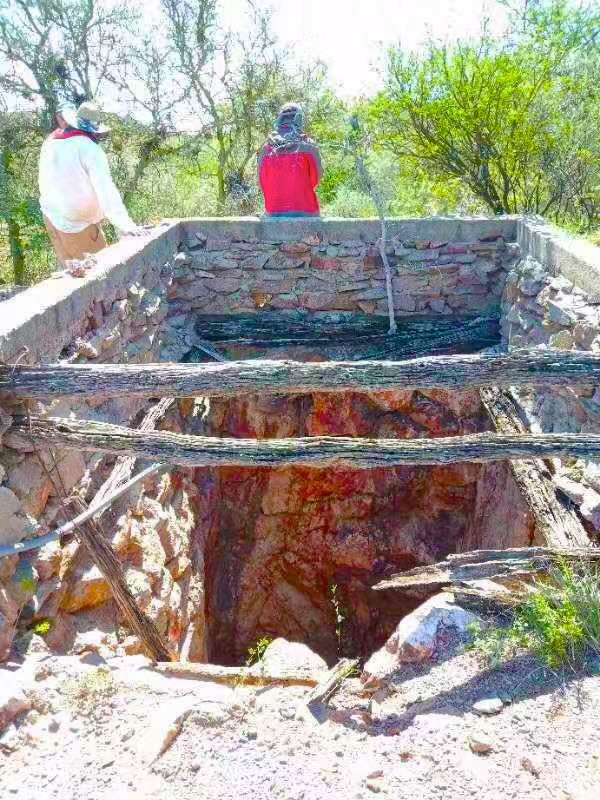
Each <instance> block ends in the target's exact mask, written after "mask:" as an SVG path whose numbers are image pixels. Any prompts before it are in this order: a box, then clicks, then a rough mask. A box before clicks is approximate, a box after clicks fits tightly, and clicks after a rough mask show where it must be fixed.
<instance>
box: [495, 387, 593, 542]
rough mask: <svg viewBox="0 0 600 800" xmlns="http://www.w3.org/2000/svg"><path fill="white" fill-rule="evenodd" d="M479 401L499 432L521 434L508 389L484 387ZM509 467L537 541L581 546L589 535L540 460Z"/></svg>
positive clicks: (517, 415) (517, 410)
mask: <svg viewBox="0 0 600 800" xmlns="http://www.w3.org/2000/svg"><path fill="white" fill-rule="evenodd" d="M480 395H481V400H482V402H483V405H484V408H485V409H486V411H487V413H488V416H489V418H490V420H491V421H492V424H493V426H494V428H495V430H497V431H498V432H499V433H501V434H505V433H509V434H517V435H518V434H525V433H526V432H527V426H526V425H525V424H524V422H523V420H522V419H521V416H520V415H519V409H518V406H517V404H516V402H515V400H514V398H513V396H512V395H511V393H510V392H509V391H504V390H501V389H498V388H486V389H482V390H481V391H480ZM510 469H511V472H512V474H513V477H514V479H515V482H516V484H517V486H518V487H519V490H520V492H521V494H522V495H523V498H524V500H525V502H526V503H527V505H528V506H529V508H530V509H531V513H532V515H533V519H534V521H535V526H536V528H537V530H538V533H539V535H540V538H541V540H542V541H543V542H544V543H545V544H547V545H548V546H549V547H585V546H586V545H589V538H588V535H587V533H586V531H585V528H584V527H583V525H582V524H581V522H580V521H579V517H578V516H577V512H576V511H575V510H574V509H573V508H569V507H567V506H566V505H565V504H564V503H563V502H561V500H560V499H559V497H558V496H557V490H556V486H555V485H554V482H553V480H552V476H551V474H550V470H549V469H548V467H547V466H546V465H545V464H544V462H543V461H542V460H540V459H534V460H530V461H511V462H510Z"/></svg>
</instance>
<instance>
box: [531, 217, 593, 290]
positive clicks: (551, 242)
mask: <svg viewBox="0 0 600 800" xmlns="http://www.w3.org/2000/svg"><path fill="white" fill-rule="evenodd" d="M517 241H518V243H519V245H520V246H521V250H522V252H523V254H524V255H527V254H529V255H531V256H532V257H533V258H535V259H536V260H537V261H539V262H540V263H541V264H542V265H543V266H544V267H546V269H547V270H548V272H550V274H552V275H555V276H556V275H563V276H564V277H565V278H568V280H570V281H571V283H574V284H575V286H578V287H579V288H580V289H583V290H584V291H585V292H587V293H588V294H589V295H591V297H592V298H593V299H594V300H597V301H598V302H600V248H599V247H596V246H594V245H593V244H591V242H586V241H585V239H581V238H579V237H576V236H572V235H571V234H569V233H567V232H566V231H564V230H562V229H561V228H557V227H555V226H554V225H549V224H548V223H547V222H546V221H545V220H543V219H541V218H540V217H521V218H520V219H519V220H518V222H517Z"/></svg>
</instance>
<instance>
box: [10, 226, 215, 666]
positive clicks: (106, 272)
mask: <svg viewBox="0 0 600 800" xmlns="http://www.w3.org/2000/svg"><path fill="white" fill-rule="evenodd" d="M178 244H179V224H178V223H174V224H170V225H166V226H162V227H160V228H159V229H158V230H156V231H155V232H154V233H153V234H152V235H150V236H148V237H147V238H145V239H144V240H143V241H140V240H125V241H123V242H121V243H120V244H119V245H117V246H115V247H111V248H109V249H107V250H106V251H104V252H103V253H101V254H99V255H98V257H97V259H96V263H95V265H94V266H93V267H92V268H91V269H90V270H89V271H88V272H87V273H86V274H85V275H84V277H82V278H73V277H71V276H70V275H68V274H65V273H59V274H58V275H57V276H56V277H54V278H52V279H50V280H48V281H44V282H43V283H41V284H39V285H37V286H35V287H32V288H31V289H29V290H27V291H25V292H23V293H21V294H19V295H18V296H16V297H13V298H12V299H9V300H7V301H5V302H3V303H2V306H1V311H2V314H1V321H0V359H1V360H2V361H4V362H6V363H14V362H15V361H17V360H18V361H20V362H21V363H30V364H36V363H48V362H54V361H59V360H61V361H66V362H72V363H99V362H123V363H146V362H152V361H157V360H159V359H160V352H161V349H162V343H163V342H162V335H163V333H164V331H165V329H166V322H165V319H166V316H167V312H168V303H167V299H166V293H167V292H168V289H169V286H170V284H171V281H172V276H173V265H174V255H175V253H176V250H177V247H178ZM144 407H145V403H143V402H140V401H139V400H134V401H133V402H132V401H124V400H115V401H109V402H101V403H82V402H71V401H66V400H61V401H60V402H55V403H49V404H42V403H32V404H30V411H31V412H32V413H37V414H52V415H55V416H68V415H69V414H74V415H76V416H78V417H81V418H94V419H100V420H106V421H113V422H119V423H122V424H135V422H136V421H137V420H138V419H139V417H140V415H141V413H142V412H143V410H144ZM22 411H23V409H22V407H20V406H19V405H16V404H14V403H13V402H11V398H10V397H5V398H2V405H0V437H1V438H0V520H1V522H0V546H2V545H7V544H10V543H14V542H18V541H20V540H22V539H24V538H28V537H30V536H31V535H32V534H33V533H34V532H37V533H40V532H44V531H46V530H49V529H52V528H53V527H56V526H57V525H59V524H61V523H62V522H64V519H65V513H66V514H68V515H69V516H72V513H71V512H70V511H69V510H68V509H65V508H64V500H63V498H64V497H65V496H69V495H71V494H72V493H77V494H78V495H79V496H80V497H82V498H83V499H85V500H90V499H91V498H92V497H93V495H94V493H95V491H96V490H97V489H98V488H99V486H100V484H101V482H102V481H103V480H104V479H105V478H106V477H107V476H108V474H109V472H110V468H111V465H112V461H111V460H110V459H103V458H101V457H98V456H93V455H92V454H86V453H81V452H78V451H76V450H59V449H56V450H54V451H52V452H51V453H50V452H48V451H44V452H42V453H40V452H37V450H36V449H35V448H34V446H33V445H32V443H31V442H30V441H28V439H27V437H24V436H18V435H16V434H14V433H11V432H7V428H8V426H9V425H10V420H11V414H12V413H14V412H22ZM168 424H170V425H171V426H172V427H177V426H178V425H179V426H181V419H180V418H179V415H178V413H174V414H173V415H171V417H170V419H169V420H168ZM196 493H197V492H196V488H195V485H194V484H193V482H192V481H191V480H190V478H189V476H188V475H187V474H186V473H185V472H178V473H174V474H173V475H166V476H164V477H162V478H161V479H160V480H149V481H148V482H147V483H146V485H145V486H144V487H143V490H142V489H140V491H138V492H137V494H135V493H134V494H133V495H132V496H130V497H128V498H127V499H126V500H124V501H121V503H120V504H119V505H117V506H115V507H114V508H113V509H112V510H111V511H110V512H107V513H106V514H105V515H104V517H103V526H104V530H105V532H106V534H107V536H108V538H109V539H110V540H111V541H112V543H113V546H114V548H115V550H116V551H117V553H118V554H119V556H120V558H121V559H122V561H123V563H124V568H125V574H126V577H127V580H128V583H129V585H130V587H131V588H132V591H133V592H134V595H135V597H136V598H137V600H138V603H139V604H140V606H141V607H143V608H144V609H145V610H146V611H147V613H149V615H150V616H151V617H152V618H153V619H154V620H155V621H156V622H157V624H158V626H159V628H160V629H161V631H162V632H163V633H164V634H165V636H167V637H168V639H169V641H170V642H171V644H172V645H174V646H178V645H179V644H180V640H183V639H184V637H185V634H186V630H185V628H186V627H187V624H188V622H189V620H190V618H192V617H195V610H196V608H200V609H203V599H202V586H201V583H200V582H199V581H198V578H197V576H198V575H199V574H203V567H202V564H201V563H199V558H198V555H197V554H196V553H195V552H194V551H193V540H192V536H191V531H193V530H195V527H196V514H195V508H194V503H195V496H196ZM108 598H109V590H108V586H107V584H106V581H105V580H104V579H103V577H102V576H101V575H100V573H99V572H98V570H97V568H96V567H95V566H94V565H93V564H92V563H91V561H90V559H89V557H88V556H87V554H86V553H85V552H83V551H82V550H81V549H80V548H78V546H77V544H76V542H71V543H70V544H68V545H66V546H65V547H61V546H60V545H59V544H58V543H57V542H55V543H52V544H48V545H46V546H45V547H43V548H42V549H41V550H38V551H32V552H31V553H28V554H25V555H23V556H22V557H21V558H19V557H17V556H11V557H6V558H1V559H0V660H1V659H2V658H5V657H6V655H7V653H8V650H9V648H10V645H11V643H12V640H13V637H14V635H15V626H16V623H17V620H19V623H20V625H19V627H20V628H21V629H23V628H24V627H28V626H34V625H35V623H36V621H39V620H43V619H45V618H50V619H51V620H52V627H51V630H50V632H49V633H48V635H47V636H46V645H47V646H50V647H52V648H54V649H57V650H63V651H64V650H75V651H81V650H82V649H86V648H90V647H95V648H98V647H108V646H109V645H110V646H112V647H113V649H114V648H117V646H121V647H123V648H124V649H125V651H126V652H131V651H132V650H135V649H136V648H137V647H139V643H138V642H137V641H136V640H134V637H129V638H128V636H127V633H126V632H123V635H122V636H120V637H118V636H117V635H116V634H115V633H114V630H115V614H116V609H115V608H114V607H113V604H112V602H109V600H108ZM90 610H93V611H90ZM197 627H199V628H200V631H199V637H200V639H201V637H202V630H201V628H202V626H201V625H200V626H197ZM117 630H118V626H117ZM27 638H28V639H29V638H31V637H27ZM119 638H120V640H121V641H120V642H119V641H118V639H119ZM192 639H194V637H192ZM36 645H37V646H42V642H41V640H40V639H39V637H36V636H33V646H36ZM23 646H32V645H31V642H29V643H28V644H27V645H25V644H24V645H23ZM187 646H188V647H191V648H192V649H193V648H195V649H196V650H198V648H200V650H201V647H202V645H201V642H200V643H199V642H198V637H196V638H195V639H194V640H189V639H188V641H187Z"/></svg>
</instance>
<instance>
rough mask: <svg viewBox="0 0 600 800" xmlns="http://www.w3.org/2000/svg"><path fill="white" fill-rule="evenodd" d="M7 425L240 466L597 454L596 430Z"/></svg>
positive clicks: (97, 445)
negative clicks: (268, 432) (312, 431)
mask: <svg viewBox="0 0 600 800" xmlns="http://www.w3.org/2000/svg"><path fill="white" fill-rule="evenodd" d="M13 427H14V429H15V430H20V431H22V432H24V433H26V434H28V435H29V436H31V437H33V439H34V440H35V441H37V442H38V443H39V444H40V445H41V446H44V445H61V446H64V447H71V448H77V449H81V450H92V451H99V452H104V453H115V454H116V455H123V454H127V455H131V456H138V457H139V458H147V459H157V460H158V461H161V462H164V463H171V464H180V465H183V466H190V467H194V466H198V467H199V466H216V465H231V466H240V467H260V466H265V467H266V466H273V467H276V466H283V465H288V464H303V465H306V466H311V467H316V468H323V467H330V466H338V465H339V466H348V467H355V468H359V469H370V468H374V467H394V466H399V465H402V464H423V465H428V464H430V465H434V464H451V463H455V462H471V461H473V462H486V461H498V460H505V459H521V458H526V459H531V458H547V457H563V456H574V457H577V458H583V457H585V458H598V457H600V434H574V433H546V434H523V435H514V434H495V433H479V434H473V435H469V436H453V437H446V438H436V439H413V440H410V439H352V438H347V437H343V436H337V437H336V436H315V437H311V438H304V439H265V440H260V441H257V440H255V439H221V438H214V437H203V436H187V435H185V434H178V433H169V432H166V431H160V432H158V431H148V432H140V431H139V430H132V429H130V428H124V427H121V426H119V425H108V424H106V423H102V422H93V421H89V420H69V419H55V418H38V417H34V418H31V419H28V418H26V417H15V424H14V426H13Z"/></svg>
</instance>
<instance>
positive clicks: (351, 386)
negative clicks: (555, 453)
mask: <svg viewBox="0 0 600 800" xmlns="http://www.w3.org/2000/svg"><path fill="white" fill-rule="evenodd" d="M521 384H524V385H534V384H535V385H537V386H548V385H552V386H572V385H574V384H579V385H587V386H594V385H597V384H600V355H596V354H593V353H588V352H573V351H570V352H569V351H556V350H546V351H536V352H530V351H527V350H525V351H521V352H512V353H503V354H490V353H485V354H477V355H457V356H456V355H455V356H434V357H430V358H417V359H411V360H407V361H341V362H326V361H325V362H316V363H315V362H310V363H305V362H300V361H271V360H252V361H234V362H227V363H219V364H214V363H202V364H131V365H128V364H96V365H89V364H75V365H54V366H40V367H0V390H3V389H5V390H11V391H13V392H15V393H16V394H17V395H18V396H19V397H22V398H24V399H47V398H52V397H61V396H71V397H72V396H83V397H94V398H101V397H122V396H136V395H137V396H152V397H177V396H179V397H194V396H198V395H201V396H203V397H215V396H220V397H230V396H239V395H240V394H244V393H255V392H256V393H260V394H307V393H310V392H344V391H352V390H355V391H359V390H368V391H377V390H390V389H392V390H393V389H417V388H418V389H425V388H444V389H469V388H473V387H479V386H486V385H488V386H492V385H493V386H515V385H521ZM491 397H492V395H491V394H488V395H486V396H485V398H484V402H485V403H486V406H487V405H489V404H490V403H489V402H488V399H487V398H491ZM490 414H494V410H493V407H492V409H491V410H490ZM494 418H495V419H498V414H494ZM150 427H153V425H152V426H150ZM507 432H515V433H517V432H519V431H517V430H514V431H512V430H511V429H510V428H507Z"/></svg>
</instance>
